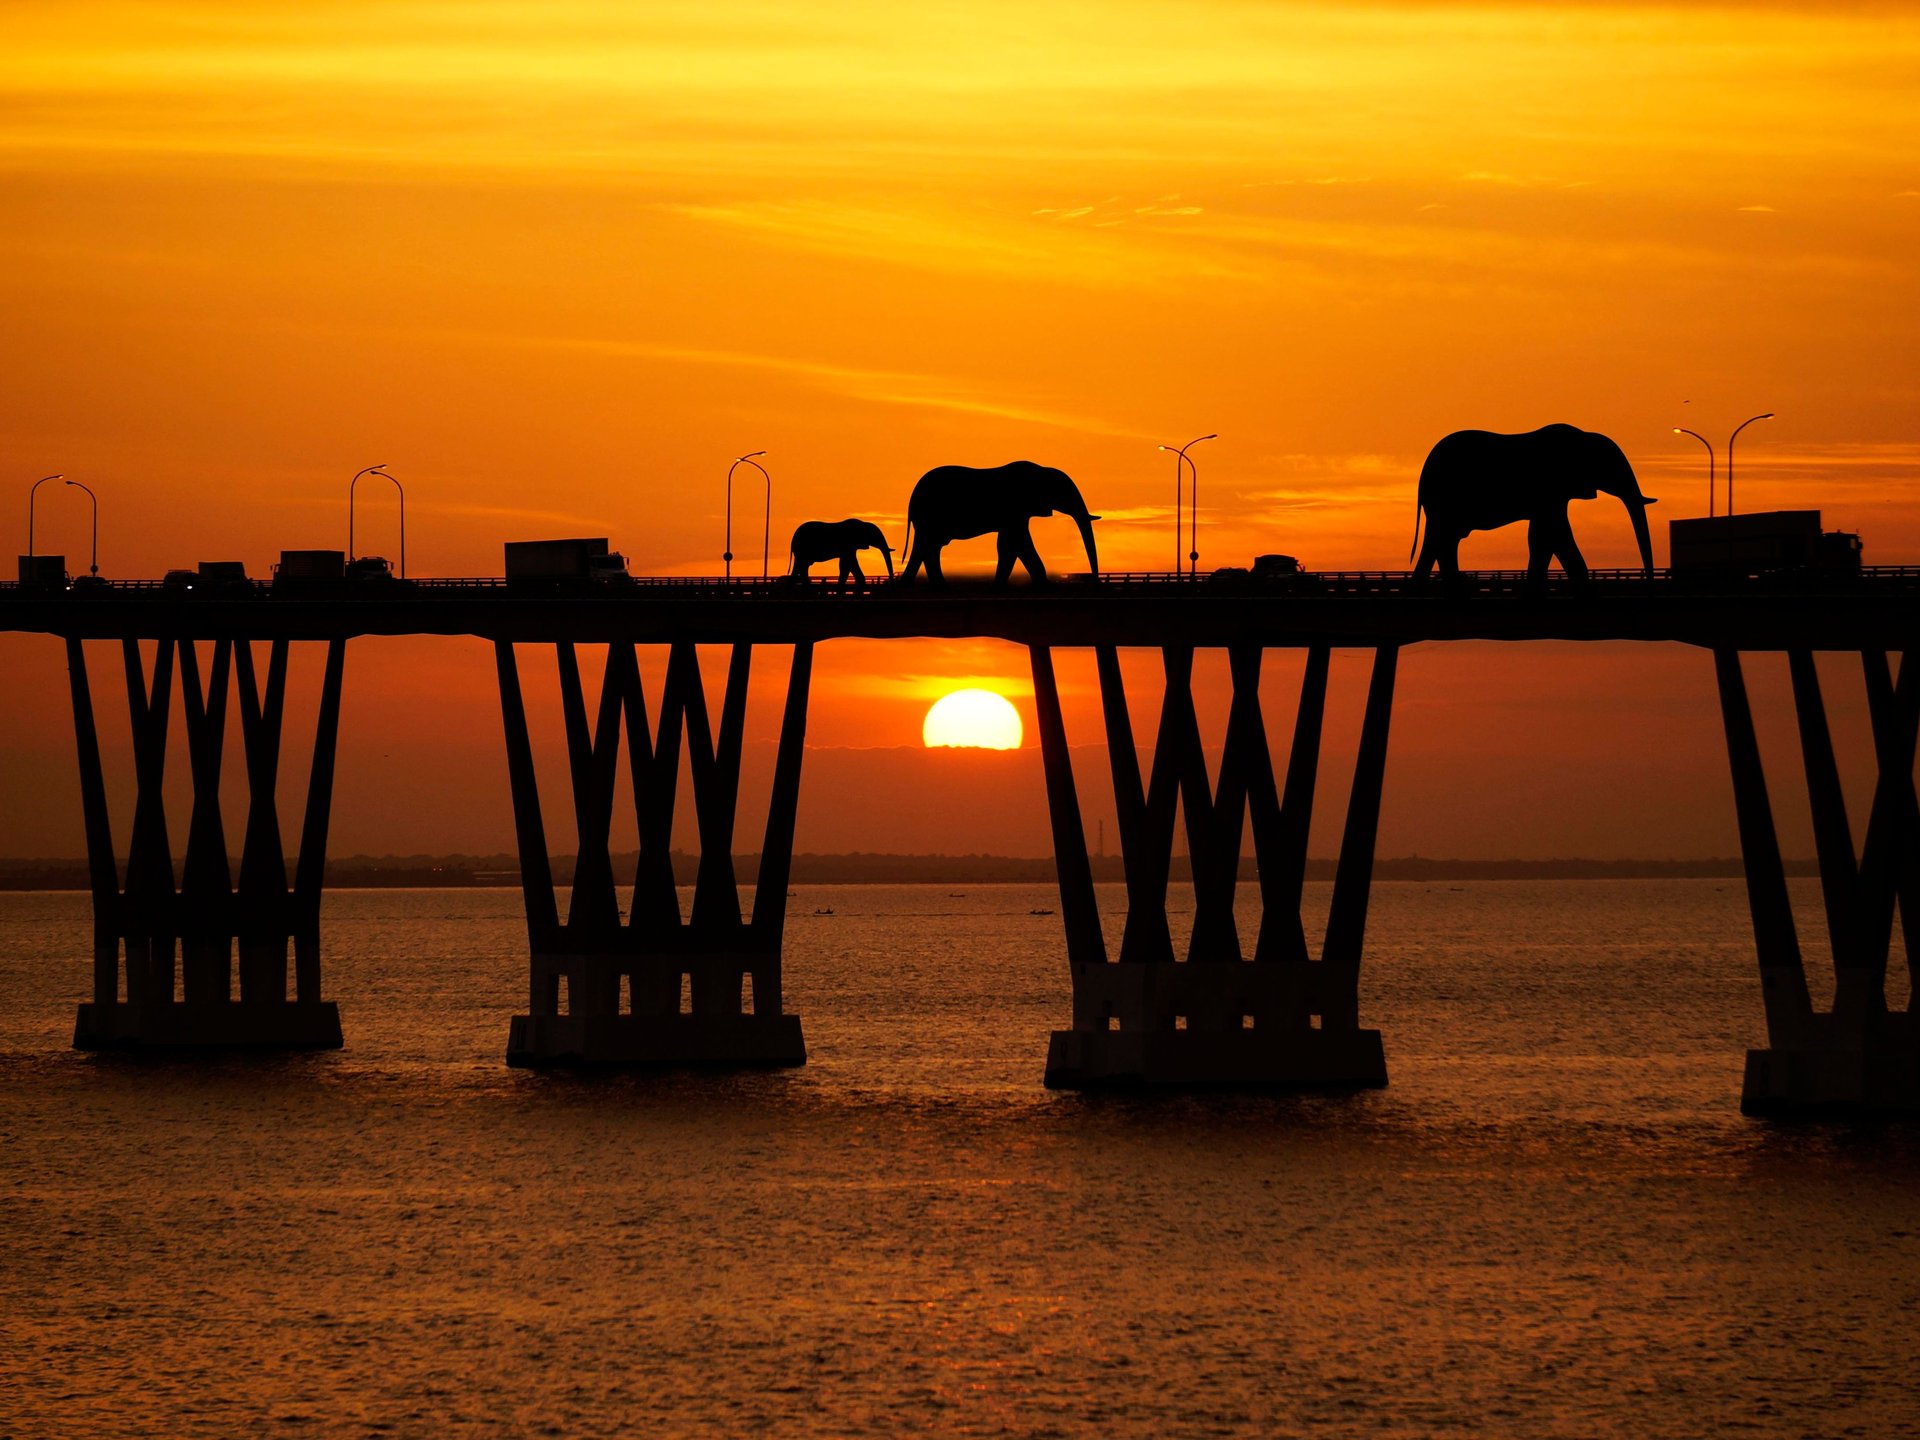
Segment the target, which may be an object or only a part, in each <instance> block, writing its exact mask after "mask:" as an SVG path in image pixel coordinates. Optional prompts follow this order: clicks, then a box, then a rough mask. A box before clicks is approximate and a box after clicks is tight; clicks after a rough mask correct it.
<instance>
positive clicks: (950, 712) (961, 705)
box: [920, 690, 1021, 750]
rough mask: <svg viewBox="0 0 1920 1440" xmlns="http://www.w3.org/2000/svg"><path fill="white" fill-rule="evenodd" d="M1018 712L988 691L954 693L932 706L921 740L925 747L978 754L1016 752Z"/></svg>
mask: <svg viewBox="0 0 1920 1440" xmlns="http://www.w3.org/2000/svg"><path fill="white" fill-rule="evenodd" d="M1020 733H1021V732H1020V712H1019V711H1018V710H1016V709H1014V708H1013V705H1012V704H1011V703H1010V702H1009V701H1008V700H1007V698H1006V696H1004V695H996V694H994V693H993V691H991V690H956V691H954V692H953V693H952V694H951V695H943V696H941V697H940V698H939V699H938V700H936V701H934V702H933V708H932V709H930V710H928V711H927V721H926V724H925V725H923V726H922V727H921V730H920V735H921V738H922V739H923V740H924V741H925V742H926V743H927V745H928V746H929V747H932V746H936V745H964V746H971V747H973V748H975V749H979V750H1018V749H1019V748H1020Z"/></svg>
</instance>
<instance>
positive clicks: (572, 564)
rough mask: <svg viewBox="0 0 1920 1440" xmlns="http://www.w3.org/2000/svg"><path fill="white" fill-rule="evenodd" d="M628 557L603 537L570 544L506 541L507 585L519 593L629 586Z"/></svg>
mask: <svg viewBox="0 0 1920 1440" xmlns="http://www.w3.org/2000/svg"><path fill="white" fill-rule="evenodd" d="M632 583H633V578H632V577H631V576H630V575H628V574H627V557H626V556H624V555H622V554H620V553H619V552H618V551H617V550H611V549H609V548H608V546H607V541H606V539H605V537H604V536H595V537H591V538H576V539H570V540H509V541H508V542H507V584H508V586H509V587H513V588H518V589H541V588H547V589H557V588H561V587H565V586H579V585H631V584H632Z"/></svg>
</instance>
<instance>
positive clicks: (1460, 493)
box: [1409, 425, 1654, 588]
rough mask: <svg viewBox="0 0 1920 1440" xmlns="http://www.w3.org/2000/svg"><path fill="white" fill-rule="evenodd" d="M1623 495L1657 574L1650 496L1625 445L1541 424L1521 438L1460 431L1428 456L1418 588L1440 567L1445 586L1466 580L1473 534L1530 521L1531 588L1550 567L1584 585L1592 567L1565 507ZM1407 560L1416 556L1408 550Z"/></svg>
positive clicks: (1419, 504)
mask: <svg viewBox="0 0 1920 1440" xmlns="http://www.w3.org/2000/svg"><path fill="white" fill-rule="evenodd" d="M1603 490H1604V491H1605V492H1606V493H1607V494H1609V495H1613V496H1617V497H1618V498H1619V499H1620V501H1621V503H1622V504H1624V505H1625V506H1626V507H1627V515H1628V518H1629V519H1631V520H1632V521H1633V535H1634V539H1635V540H1637V541H1638V542H1639V545H1640V564H1641V566H1642V568H1643V569H1644V570H1645V571H1646V573H1647V575H1648V576H1649V577H1651V576H1652V574H1653V542H1652V540H1651V539H1650V538H1649V537H1648V534H1647V506H1649V505H1651V504H1653V503H1654V498H1653V496H1651V495H1642V494H1641V493H1640V482H1639V481H1638V480H1637V479H1635V478H1634V474H1633V467H1632V466H1631V465H1629V464H1628V463H1627V457H1626V456H1625V455H1624V454H1622V453H1621V450H1620V447H1619V446H1618V445H1616V444H1614V443H1613V441H1612V440H1610V439H1608V438H1607V437H1606V436H1605V435H1600V434H1596V433H1595V432H1593V431H1591V430H1581V429H1578V428H1576V427H1575V426H1572V425H1545V426H1542V427H1541V428H1540V429H1538V430H1529V431H1527V432H1526V433H1525V434H1521V435H1501V434H1496V433H1495V432H1493V431H1491V430H1456V431H1455V432H1454V433H1453V434H1451V435H1449V436H1447V437H1446V438H1445V439H1444V440H1442V441H1441V442H1440V443H1439V444H1438V445H1435V446H1434V447H1433V449H1432V450H1431V451H1430V452H1429V453H1428V455H1427V463H1426V464H1425V465H1424V466H1422V467H1421V470H1420V493H1419V497H1418V499H1417V500H1416V501H1415V503H1414V512H1413V537H1414V544H1415V546H1416V547H1417V548H1418V550H1419V557H1420V558H1419V559H1418V560H1416V561H1415V562H1414V566H1413V572H1414V578H1415V579H1416V580H1424V579H1425V578H1426V577H1427V575H1428V574H1429V573H1430V572H1431V571H1432V569H1433V567H1434V565H1435V564H1436V563H1438V565H1439V567H1440V578H1441V580H1442V581H1444V582H1445V583H1447V584H1448V585H1449V586H1451V585H1454V584H1456V583H1457V580H1458V577H1459V574H1460V558H1459V552H1460V542H1461V541H1462V540H1463V539H1465V538H1466V536H1467V535H1468V534H1469V533H1470V532H1471V531H1474V530H1495V529H1498V528H1499V527H1500V526H1502V525H1512V524H1514V523H1515V522H1517V521H1521V520H1524V521H1526V522H1527V583H1528V585H1529V586H1531V587H1534V588H1538V587H1539V586H1540V585H1541V584H1543V583H1544V582H1545V580H1546V576H1547V562H1548V561H1549V560H1552V559H1556V558H1557V559H1558V560H1559V561H1560V563H1561V564H1562V565H1563V566H1565V567H1566V571H1567V574H1568V576H1570V577H1571V578H1572V579H1573V580H1574V581H1575V582H1576V583H1577V582H1581V581H1584V580H1585V579H1586V578H1587V562H1586V560H1585V559H1584V558H1583V557H1582V556H1581V554H1580V547H1579V546H1578V545H1576V544H1574V543H1573V529H1572V527H1571V526H1570V525H1568V523H1567V504H1568V502H1569V501H1573V500H1591V499H1593V498H1594V497H1595V496H1596V495H1597V494H1599V493H1600V492H1601V491H1603ZM1423 511H1424V512H1425V514H1426V522H1427V537H1426V542H1425V543H1424V544H1422V543H1421V542H1420V516H1421V512H1423ZM1409 554H1410V555H1411V552H1409Z"/></svg>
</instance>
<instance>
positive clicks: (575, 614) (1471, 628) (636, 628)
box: [0, 567, 1920, 650]
mask: <svg viewBox="0 0 1920 1440" xmlns="http://www.w3.org/2000/svg"><path fill="white" fill-rule="evenodd" d="M1466 579H1467V583H1468V590H1467V593H1462V594H1452V595H1449V594H1445V593H1443V592H1442V591H1441V589H1440V587H1439V586H1438V585H1437V584H1434V583H1432V582H1429V583H1427V584H1424V585H1423V584H1420V583H1417V582H1415V581H1414V580H1413V578H1412V577H1411V576H1410V575H1409V574H1407V573H1406V572H1393V571H1370V572H1340V573H1327V574H1313V575H1304V576H1300V577H1297V578H1293V579H1289V580H1282V581H1275V582H1264V583H1263V582H1257V581H1256V582H1239V583H1221V582H1217V581H1213V580H1211V579H1208V578H1205V577H1203V578H1201V579H1199V580H1189V579H1185V578H1180V577H1175V576H1172V575H1110V576H1104V577H1101V578H1100V579H1098V580H1094V579H1089V578H1086V577H1072V576H1070V577H1063V578H1062V579H1060V580H1058V581H1056V582H1054V583H1052V584H1049V585H1046V586H1042V587H1036V588H1027V587H1022V586H1016V587H1014V588H1011V589H993V588H990V587H988V586H986V585H984V584H970V583H966V582H956V583H950V584H947V585H944V586H933V585H927V584H920V585H917V586H912V587H908V586H903V585H897V584H889V583H887V582H885V581H880V582H877V583H874V584H872V585H871V587H870V588H868V589H866V590H864V591H856V592H849V591H845V590H842V589H840V588H839V587H838V586H836V585H834V584H833V583H832V582H828V581H821V580H814V581H806V582H793V581H788V580H758V579H755V580H721V579H710V578H692V577H687V578H681V577H665V578H655V579H644V580H638V581H636V582H635V583H633V584H631V585H627V586H622V587H619V588H602V589H596V590H592V591H589V590H586V589H584V588H582V589H578V590H573V591H555V590H546V591H540V590H529V589H526V588H523V587H516V586H509V585H508V584H507V583H506V582H505V581H502V580H497V579H467V580H418V581H387V582H362V583H347V582H343V583H339V584H332V585H327V586H324V587H313V588H301V589H296V590H286V589H282V590H275V589H274V588H273V587H271V586H269V585H267V584H265V583H263V582H249V583H246V584H241V585H234V586H227V587H222V588H217V589H211V590H203V591H187V592H182V591H178V590H169V589H165V588H163V587H162V586H161V584H160V583H159V582H157V581H122V582H116V583H113V584H109V585H104V586H101V587H99V588H95V589H82V590H70V591H61V590H54V591H46V590H36V589H32V588H22V587H19V586H14V585H0V630H12V631H22V632H33V633H40V634H52V635H62V636H76V637H79V638H82V639H124V638H127V637H134V638H142V639H158V638H174V637H192V638H203V639H218V638H222V637H230V638H236V639H238V638H252V639H272V638H284V639H291V640H301V639H323V638H330V637H335V636H353V635H476V636H481V637H483V638H487V639H493V640H513V641H527V642H537V641H552V640H563V639H564V640H575V641H583V642H593V641H605V640H614V639H620V640H637V641H643V642H644V641H649V640H659V641H666V640H670V639H683V640H684V639H692V640H701V641H704V640H712V641H714V642H721V641H727V642H732V641H740V640H749V641H759V642H763V643H771V644H782V643H790V642H793V641H796V640H813V641H820V640H832V639H842V638H871V639H911V638H919V637H936V638H945V639H956V638H966V637H982V638H993V639H1001V640H1007V641H1011V642H1014V643H1016V644H1022V645H1032V644H1039V645H1094V644H1116V645H1157V644H1164V643H1169V642H1171V643H1178V644H1191V645H1231V644H1242V643H1249V644H1260V645H1266V646H1300V645H1309V644H1320V645H1325V644H1333V645H1355V646H1373V645H1381V644H1401V645H1405V644H1413V643H1417V642H1420V641H1426V640H1503V641H1521V640H1641V641H1674V642H1679V643H1683V644H1690V645H1701V646H1708V647H1723V648H1731V649H1741V650H1780V649H1813V650H1823V649H1825V650H1861V649H1887V650H1904V649H1906V648H1907V645H1908V643H1909V641H1910V640H1911V639H1912V637H1913V636H1914V635H1915V633H1916V630H1920V568H1917V567H1877V568H1871V569H1868V570H1866V571H1864V572H1862V573H1861V574H1860V575H1858V576H1845V577H1839V578H1836V579H1816V578H1814V577H1805V576H1795V577H1777V578H1774V579H1772V580H1765V579H1752V580H1722V581H1718V582H1714V583H1710V584H1703V583H1702V582H1701V581H1699V580H1696V579H1692V578H1690V577H1689V578H1683V579H1676V578H1675V577H1673V576H1672V575H1671V574H1669V573H1667V572H1655V575H1654V577H1653V578H1652V579H1651V580H1649V579H1647V578H1645V577H1644V576H1642V575H1641V574H1640V573H1639V572H1637V571H1624V572H1595V575H1594V578H1593V579H1592V580H1591V581H1590V582H1589V583H1588V584H1586V585H1585V586H1584V587H1580V588H1577V589H1576V588H1572V587H1570V586H1569V585H1568V583H1567V582H1566V581H1565V579H1564V577H1555V578H1554V579H1552V580H1550V581H1549V583H1548V586H1547V588H1546V590H1545V592H1544V593H1539V594H1535V593H1529V592H1528V591H1527V590H1526V589H1525V585H1524V576H1523V575H1522V574H1521V573H1520V572H1517V571H1494V572H1486V571H1483V572H1478V573H1475V574H1470V575H1468V576H1467V577H1466Z"/></svg>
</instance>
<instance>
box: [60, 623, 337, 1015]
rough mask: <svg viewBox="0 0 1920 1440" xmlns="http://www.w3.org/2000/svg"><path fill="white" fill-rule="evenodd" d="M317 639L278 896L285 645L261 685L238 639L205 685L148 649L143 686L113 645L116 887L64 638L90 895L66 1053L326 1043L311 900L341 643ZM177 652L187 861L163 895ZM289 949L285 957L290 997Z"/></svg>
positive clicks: (214, 658) (72, 642)
mask: <svg viewBox="0 0 1920 1440" xmlns="http://www.w3.org/2000/svg"><path fill="white" fill-rule="evenodd" d="M326 643H327V658H326V670H325V673H324V676H323V679H322V682H321V695H320V709H319V715H318V719H317V724H316V728H315V737H314V750H313V767H312V770H311V772H310V778H309V782H308V786H307V802H306V816H305V823H304V826H303V829H302V831H301V844H300V858H299V868H298V871H297V873H296V876H295V879H294V884H293V887H292V889H291V891H290V890H289V889H288V886H287V868H286V856H285V854H284V852H283V850H282V848H281V843H280V821H279V816H278V812H277V810H276V808H275V804H274V792H275V789H276V787H277V783H278V778H279V767H280V739H281V729H282V719H283V716H284V712H285V694H286V674H287V650H288V642H287V641H286V640H275V641H273V642H272V644H271V647H270V650H269V659H268V663H267V675H266V683H265V686H264V688H263V687H262V686H261V684H260V677H259V675H258V673H257V671H256V668H255V657H254V652H253V645H252V643H251V642H250V641H247V640H239V641H234V640H228V639H222V640H216V641H213V642H211V656H210V664H209V666H208V669H207V671H206V673H205V675H204V677H203V675H202V672H201V662H200V650H199V648H198V645H197V644H196V642H195V641H194V640H192V639H189V638H186V637H178V638H168V639H162V640H160V641H158V642H157V643H156V644H155V646H154V650H153V659H152V671H151V681H149V679H148V673H147V670H146V664H145V661H144V657H143V655H142V653H141V643H140V641H138V640H136V639H124V640H122V641H121V642H120V646H121V657H122V662H123V666H124V669H125V671H126V681H127V697H128V702H129V708H130V711H131V715H132V721H133V753H134V775H135V795H134V806H133V830H132V836H131V840H130V842H129V844H128V849H127V866H126V874H125V880H124V883H122V880H121V876H120V872H119V866H118V861H117V859H116V856H115V851H114V846H113V831H112V826H111V824H110V821H109V816H108V809H107V791H106V780H105V777H104V774H103V772H102V769H101V764H100V743H99V732H98V730H97V728H96V726H95V723H94V713H93V698H92V692H91V690H90V688H89V685H88V679H87V662H86V652H85V649H84V647H83V645H82V643H81V641H80V640H78V639H77V638H72V637H69V638H68V640H67V673H68V681H69V685H70V688H71V690H72V696H73V724H74V735H75V738H76V741H77V744H78V749H79V762H80V799H81V809H82V813H83V816H84V819H85V826H86V836H87V864H88V869H89V872H90V876H91V888H92V891H93V999H92V1000H91V1001H88V1002H86V1003H84V1004H82V1005H81V1006H80V1012H79V1015H78V1018H77V1019H76V1021H75V1024H74V1034H73V1043H74V1046H75V1048H77V1049H81V1050H101V1049H109V1048H120V1047H130V1048H142V1049H150V1048H181V1047H192V1048H201V1047H212V1048H253V1049H337V1048H338V1047H339V1045H340V1043H341V1035H340V1013H339V1009H338V1007H337V1006H335V1005H334V1004H333V1003H332V1002H331V1001H326V1000H322V999H321V998H320V888H321V881H322V878H323V874H324V870H325V864H326V847H327V824H328V819H329V815H330V812H331V804H332V798H333V767H334V751H335V743H336V740H337V738H338V735H339V728H340V685H341V677H342V670H343V666H344V663H345V658H346V641H345V640H344V639H343V638H335V639H332V640H329V641H327V642H326ZM176 655H177V656H178V660H179V680H180V695H181V708H182V711H183V714H184V719H185V724H186V731H187V754H188V760H189V767H190V769H191V772H192V781H193V807H192V814H191V817H190V819H189V822H188V827H187V850H186V855H185V859H184V864H183V867H182V871H181V875H180V881H179V884H178V886H177V887H176V885H175V882H174V868H173V852H172V847H171V843H170V841H169V838H168V827H167V814H166V804H165V800H164V797H163V794H162V788H161V787H162V783H163V781H164V778H165V769H166V758H167V728H168V721H169V717H170V715H171V712H172V692H173V688H174V673H175V672H174V661H175V657H176ZM235 678H237V680H238V685H237V689H238V692H239V707H240V730H241V738H242V742H243V746H244V749H245V752H246V756H245V758H246V771H247V786H248V796H249V804H248V810H247V827H246V839H245V842H244V845H243V848H242V851H241V860H240V876H239V883H238V885H237V887H236V886H235V884H234V881H233V876H232V873H231V868H230V864H229V861H228V855H227V843H226V833H225V827H224V825H223V823H222V820H221V815H220V774H221V762H222V759H223V751H224V749H225V742H226V732H227V711H228V708H229V703H228V694H229V690H230V689H232V688H236V687H234V686H232V685H231V684H230V682H231V681H232V680H234V679H235ZM236 942H237V948H238V962H239V963H238V980H239V985H238V994H237V996H236V994H235V984H234V980H235V963H234V962H235V949H236ZM289 943H291V945H292V946H293V949H294V976H293V982H294V983H293V986H292V989H291V993H290V992H289V987H288V974H287V960H288V957H287V950H288V945H289Z"/></svg>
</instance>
